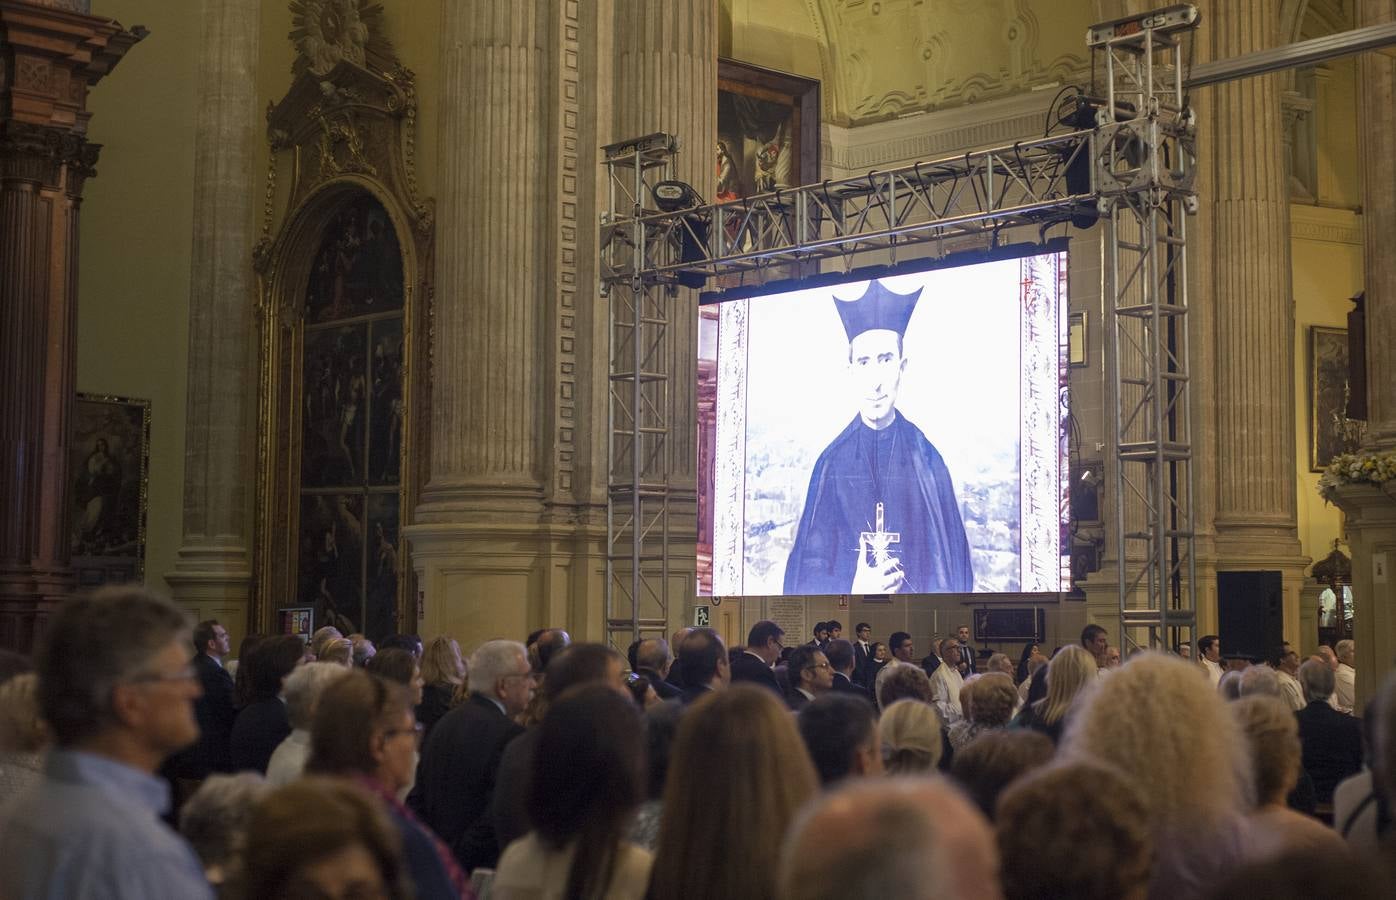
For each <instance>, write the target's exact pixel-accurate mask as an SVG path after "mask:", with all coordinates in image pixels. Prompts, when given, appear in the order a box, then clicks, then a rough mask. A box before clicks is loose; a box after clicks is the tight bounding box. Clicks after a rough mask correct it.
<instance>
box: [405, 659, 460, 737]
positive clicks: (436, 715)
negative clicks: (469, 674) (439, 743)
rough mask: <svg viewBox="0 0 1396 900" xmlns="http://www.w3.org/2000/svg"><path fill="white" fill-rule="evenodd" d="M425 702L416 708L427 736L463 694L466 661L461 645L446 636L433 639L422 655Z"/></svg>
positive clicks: (423, 697)
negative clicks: (462, 654)
mask: <svg viewBox="0 0 1396 900" xmlns="http://www.w3.org/2000/svg"><path fill="white" fill-rule="evenodd" d="M421 667H422V681H423V682H425V684H424V686H423V687H422V702H421V703H419V704H417V721H418V722H420V723H422V728H423V730H424V732H425V734H431V729H432V726H434V725H435V724H436V723H437V722H439V721H440V720H441V717H442V716H444V715H446V713H448V712H450V711H451V707H452V706H454V705H455V703H453V702H452V701H453V700H454V699H455V698H456V696H457V695H458V694H464V691H463V690H462V688H463V686H464V685H465V673H466V668H465V659H464V658H463V657H462V656H461V653H460V644H457V643H456V642H455V640H454V639H453V638H448V637H446V636H445V635H441V636H439V637H436V638H433V639H432V642H431V643H430V644H428V645H427V649H426V652H425V653H423V654H422V663H421Z"/></svg>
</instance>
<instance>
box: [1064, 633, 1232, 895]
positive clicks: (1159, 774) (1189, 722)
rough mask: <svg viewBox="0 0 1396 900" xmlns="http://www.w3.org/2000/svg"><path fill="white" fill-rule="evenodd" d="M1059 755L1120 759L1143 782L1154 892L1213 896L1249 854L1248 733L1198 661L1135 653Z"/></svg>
mask: <svg viewBox="0 0 1396 900" xmlns="http://www.w3.org/2000/svg"><path fill="white" fill-rule="evenodd" d="M1052 665H1053V666H1055V665H1056V660H1055V659H1054V660H1053V661H1052ZM1059 756H1060V757H1062V758H1064V759H1069V760H1087V761H1089V760H1099V761H1101V762H1104V763H1107V764H1110V765H1113V766H1115V767H1116V768H1117V769H1119V770H1120V771H1121V772H1123V773H1124V774H1125V775H1126V776H1127V777H1128V778H1129V779H1130V780H1131V781H1132V782H1133V783H1135V784H1137V785H1140V786H1141V788H1142V790H1141V793H1142V796H1143V797H1144V800H1145V803H1146V804H1147V806H1148V815H1147V817H1146V821H1147V822H1148V823H1149V828H1150V831H1151V836H1152V838H1153V844H1154V848H1155V852H1156V853H1157V856H1156V861H1155V865H1154V870H1153V874H1152V876H1151V881H1150V889H1149V896H1150V897H1168V898H1179V900H1185V898H1189V897H1202V896H1207V895H1208V894H1209V892H1210V891H1211V890H1212V888H1213V887H1214V886H1215V883H1216V881H1217V880H1218V879H1219V878H1221V877H1223V876H1224V875H1225V874H1226V873H1227V872H1228V871H1229V870H1230V869H1232V868H1234V867H1235V866H1236V865H1237V864H1238V863H1241V862H1244V861H1245V857H1246V855H1247V853H1248V851H1249V849H1250V845H1251V840H1250V838H1249V836H1248V833H1247V832H1248V829H1247V826H1246V815H1247V813H1248V812H1249V811H1250V808H1251V805H1252V787H1251V781H1250V771H1249V759H1248V757H1247V747H1246V741H1245V738H1244V736H1243V735H1242V733H1241V729H1240V728H1239V727H1238V726H1237V724H1236V720H1235V718H1234V717H1233V716H1232V715H1231V713H1230V711H1229V710H1228V709H1227V707H1226V702H1225V701H1224V700H1222V698H1221V696H1220V695H1218V694H1217V692H1216V690H1215V689H1214V688H1213V687H1212V685H1211V684H1210V683H1209V682H1208V681H1207V679H1206V678H1202V677H1199V676H1198V673H1197V668H1196V667H1195V666H1194V665H1192V664H1190V663H1187V662H1184V661H1183V660H1181V659H1177V658H1175V657H1172V656H1166V655H1164V654H1162V653H1141V654H1139V655H1137V656H1135V657H1133V658H1132V659H1130V661H1129V662H1128V663H1126V664H1125V665H1124V666H1122V667H1121V668H1120V669H1118V670H1117V671H1115V672H1113V673H1111V675H1110V677H1109V678H1104V679H1101V680H1100V681H1099V683H1098V686H1097V687H1095V688H1094V689H1093V690H1092V691H1091V692H1090V694H1089V695H1088V696H1086V697H1085V698H1084V702H1083V703H1082V705H1081V706H1080V708H1079V709H1077V710H1076V711H1075V712H1074V713H1073V714H1072V716H1071V721H1070V722H1069V723H1068V725H1067V728H1066V733H1065V734H1064V735H1063V737H1062V748H1061V751H1060V753H1059Z"/></svg>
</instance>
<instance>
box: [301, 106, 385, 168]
mask: <svg viewBox="0 0 1396 900" xmlns="http://www.w3.org/2000/svg"><path fill="white" fill-rule="evenodd" d="M310 114H311V116H312V117H314V118H315V120H316V121H317V122H319V123H320V141H319V143H318V144H317V145H316V147H317V149H318V150H319V152H320V177H321V178H333V177H334V176H336V175H343V174H345V173H356V174H362V175H377V174H378V170H377V169H376V168H374V166H373V163H371V162H369V161H368V160H367V159H365V158H364V139H363V137H362V135H360V134H359V130H358V128H357V127H356V126H355V123H354V116H353V114H352V113H348V112H343V113H340V114H338V115H335V116H327V115H325V113H324V112H323V111H322V110H321V109H320V108H319V107H316V108H315V109H313V110H311V112H310ZM339 147H343V148H344V154H343V156H344V159H343V160H342V161H341V159H340V154H338V153H336V152H335V151H336V149H337V148H339Z"/></svg>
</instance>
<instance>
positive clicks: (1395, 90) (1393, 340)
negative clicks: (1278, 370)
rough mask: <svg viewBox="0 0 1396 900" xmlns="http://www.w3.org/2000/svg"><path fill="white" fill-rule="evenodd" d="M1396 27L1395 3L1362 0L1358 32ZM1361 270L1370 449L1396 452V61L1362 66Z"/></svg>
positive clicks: (1370, 58) (1375, 55)
mask: <svg viewBox="0 0 1396 900" xmlns="http://www.w3.org/2000/svg"><path fill="white" fill-rule="evenodd" d="M1391 21H1396V0H1358V4H1357V24H1358V26H1359V27H1361V26H1365V25H1380V24H1384V23H1386V22H1391ZM1357 96H1358V104H1359V109H1358V123H1359V128H1360V129H1361V131H1362V134H1361V137H1360V139H1359V140H1360V143H1359V152H1360V154H1361V156H1360V159H1361V165H1362V244H1363V253H1362V269H1363V277H1364V279H1363V280H1364V281H1365V282H1366V292H1367V300H1366V309H1367V442H1368V445H1369V446H1370V447H1371V448H1373V449H1377V448H1381V449H1385V450H1391V449H1396V352H1394V351H1393V348H1396V256H1393V255H1392V253H1391V249H1390V248H1391V236H1392V235H1393V234H1396V57H1393V56H1392V53H1391V50H1390V48H1387V50H1386V52H1371V53H1364V54H1362V55H1361V56H1359V57H1358V58H1357Z"/></svg>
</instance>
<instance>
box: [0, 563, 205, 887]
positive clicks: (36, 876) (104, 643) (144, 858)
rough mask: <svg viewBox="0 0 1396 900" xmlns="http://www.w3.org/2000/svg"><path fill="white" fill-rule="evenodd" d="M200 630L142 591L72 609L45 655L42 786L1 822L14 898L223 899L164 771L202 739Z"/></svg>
mask: <svg viewBox="0 0 1396 900" xmlns="http://www.w3.org/2000/svg"><path fill="white" fill-rule="evenodd" d="M189 633H190V632H189V624H188V622H187V620H186V619H185V616H184V614H183V613H182V612H180V611H179V609H177V608H176V607H175V606H173V605H172V604H170V603H169V602H167V601H165V600H161V599H159V598H157V597H154V596H152V595H150V594H148V593H146V592H145V591H144V590H142V589H140V588H114V589H107V590H103V591H99V592H98V593H96V594H94V595H93V596H91V597H81V598H76V599H73V600H69V601H67V602H66V603H64V604H63V606H62V607H60V608H59V610H58V612H57V614H56V615H55V616H54V618H53V619H52V620H51V621H50V623H49V629H48V632H47V635H46V637H45V640H44V643H43V645H42V646H41V647H40V649H39V652H38V673H39V704H40V708H41V709H42V711H43V714H44V718H45V719H46V720H47V722H48V724H49V727H50V729H51V730H52V732H53V736H54V749H53V750H52V751H50V753H49V757H48V761H47V765H46V767H45V772H44V778H43V780H42V781H41V782H39V783H38V784H37V785H36V786H35V787H33V788H32V789H30V790H28V791H26V792H25V793H23V794H21V795H20V796H18V797H17V798H15V800H14V802H13V803H12V804H10V805H9V806H7V807H6V808H5V809H4V810H3V811H0V847H3V848H4V852H3V853H0V897H4V898H6V900H48V898H54V900H57V898H64V900H89V898H90V900H97V898H102V900H107V898H111V900H124V898H132V900H135V898H141V900H161V898H171V900H174V898H180V900H183V898H192V900H202V898H210V900H211V898H212V896H213V893H212V891H211V889H210V888H209V886H208V882H207V880H206V879H205V878H204V874H203V870H202V869H201V868H200V866H199V861H198V859H197V858H196V857H195V855H194V853H193V851H192V850H190V848H189V845H188V844H186V843H185V842H184V840H183V839H182V838H181V837H179V835H177V834H175V832H174V831H172V830H171V829H170V828H169V827H168V826H167V825H165V823H164V822H163V821H161V818H160V817H161V816H162V815H163V814H164V813H165V812H167V811H168V809H169V805H170V795H169V787H168V785H167V784H166V783H165V782H164V781H163V780H161V779H160V778H157V777H156V775H155V771H156V770H157V769H158V768H159V766H160V764H161V762H162V761H163V760H164V759H165V757H167V756H169V755H170V754H171V753H174V752H175V751H177V750H179V749H181V748H183V747H187V746H188V745H190V744H191V743H193V742H194V741H195V740H196V739H197V738H198V736H199V728H198V725H197V724H196V722H195V720H194V708H193V701H194V700H195V699H196V698H197V697H198V696H199V692H200V688H199V682H198V678H197V675H196V673H195V671H194V669H193V667H192V666H190V664H189V663H190V660H189V657H190V653H189V648H190V644H189Z"/></svg>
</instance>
